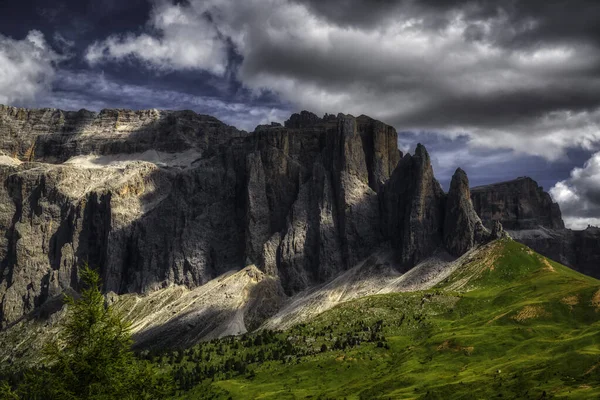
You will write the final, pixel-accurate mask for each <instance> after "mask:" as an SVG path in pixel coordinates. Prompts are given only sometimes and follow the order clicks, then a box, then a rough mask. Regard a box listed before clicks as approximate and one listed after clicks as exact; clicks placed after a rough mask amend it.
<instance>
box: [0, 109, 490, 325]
mask: <svg viewBox="0 0 600 400" xmlns="http://www.w3.org/2000/svg"><path fill="white" fill-rule="evenodd" d="M397 141H398V138H397V133H396V131H395V130H394V128H392V127H390V126H388V125H385V124H384V123H382V122H379V121H376V120H373V119H371V118H369V117H366V116H360V117H358V118H355V117H353V116H351V115H344V114H338V115H337V116H336V115H325V116H324V117H323V118H320V117H318V116H316V115H314V114H312V113H309V112H306V111H304V112H302V113H300V114H294V115H292V116H291V117H290V119H289V120H288V121H286V123H285V124H284V125H280V124H271V125H261V126H258V127H257V128H256V130H255V131H254V132H253V133H252V134H247V133H246V132H242V131H238V130H237V129H235V128H233V127H230V126H227V125H225V124H223V123H221V122H220V121H218V120H216V119H215V118H213V117H209V116H203V115H198V114H195V113H193V112H190V111H156V110H149V111H127V110H103V111H101V112H99V113H92V112H89V111H85V110H82V111H79V112H65V111H60V110H53V109H42V110H27V109H18V108H13V107H4V106H2V107H0V153H1V155H0V179H1V180H2V182H3V186H2V187H0V229H1V230H2V235H0V321H1V324H2V327H4V328H5V327H7V326H10V325H12V324H14V323H16V322H17V321H19V320H20V319H22V318H24V317H25V316H27V315H31V313H32V312H33V311H34V310H36V309H37V308H39V307H40V306H42V305H44V304H45V303H47V302H48V301H50V300H52V299H54V298H57V297H58V296H60V294H61V293H62V292H64V291H65V290H71V289H76V288H77V286H78V282H79V277H78V271H79V267H80V266H81V265H83V264H85V263H89V264H90V265H92V266H94V267H96V268H99V269H100V271H101V274H102V278H103V285H104V289H105V290H106V291H107V292H114V293H115V294H117V295H124V294H134V293H135V294H150V293H154V292H156V291H158V290H164V289H165V288H170V287H173V286H175V287H177V286H184V287H187V288H189V289H194V288H197V287H201V286H202V285H204V284H206V283H207V282H209V281H211V280H213V279H215V278H216V277H219V276H223V274H226V273H228V272H229V271H240V270H241V269H243V268H245V267H246V266H248V265H254V266H255V267H252V270H254V268H257V269H258V270H259V271H260V274H263V275H265V276H266V277H268V279H267V280H268V282H270V283H269V288H270V289H269V291H270V292H272V293H274V296H285V295H293V294H295V293H297V292H299V291H302V290H304V289H307V288H311V287H314V286H315V285H318V284H321V283H323V282H326V281H329V280H331V279H334V278H335V277H336V276H339V275H340V274H342V273H344V272H345V271H348V270H350V269H351V268H353V267H355V266H356V265H359V264H360V262H361V261H364V260H365V259H366V258H368V257H369V256H371V255H372V254H373V252H374V251H376V250H377V249H380V248H385V249H391V251H392V253H393V254H394V255H395V257H396V258H397V260H398V263H395V264H394V265H401V269H405V270H406V269H410V268H412V267H413V266H414V265H416V263H418V262H419V261H421V260H423V259H425V258H427V257H428V256H430V255H431V254H433V253H434V252H436V251H439V250H440V249H442V250H443V247H444V245H445V246H446V247H447V248H448V250H449V251H450V252H451V253H452V254H455V255H458V254H460V253H462V252H464V251H466V250H468V248H469V247H470V246H476V245H478V244H479V239H480V238H479V236H478V235H479V230H478V229H479V228H478V225H477V221H476V220H475V219H474V218H473V215H472V214H473V213H472V212H471V210H472V206H471V205H470V201H469V196H468V183H466V176H465V177H463V176H462V175H461V176H460V177H459V178H460V179H458V178H457V183H456V185H455V186H456V188H454V189H453V190H451V193H450V194H449V196H446V194H445V193H444V192H443V190H442V189H441V187H440V185H439V183H438V182H437V181H436V180H435V177H434V174H433V168H432V166H431V161H430V159H429V155H428V153H427V151H426V150H425V148H424V147H423V146H421V145H419V146H418V147H417V149H416V152H415V154H414V155H406V156H403V155H402V153H401V152H400V151H399V150H398V145H397ZM465 187H466V189H465ZM263 275H261V277H262V276H263ZM261 279H262V278H261ZM265 279H266V278H265ZM275 286H277V289H275ZM280 289H281V290H280ZM283 293H285V295H284V294H283ZM252 304H254V303H252ZM274 304H278V303H277V302H276V301H275V303H274ZM245 307H253V306H251V305H248V306H245ZM261 307H263V306H261ZM244 312H245V313H250V314H252V315H255V316H256V317H253V324H258V323H260V321H258V320H259V319H260V318H261V316H263V317H264V318H266V317H267V316H268V315H267V314H269V313H271V312H274V310H272V309H270V308H269V311H268V312H266V311H265V312H264V313H263V312H261V311H260V310H249V309H247V310H245V311H244ZM228 315H229V314H228ZM188 322H189V321H188V320H186V324H187V323H188ZM190 323H191V322H190ZM197 328H198V329H197V332H203V330H202V327H197ZM194 329H196V327H195V328H194ZM194 332H196V331H194Z"/></svg>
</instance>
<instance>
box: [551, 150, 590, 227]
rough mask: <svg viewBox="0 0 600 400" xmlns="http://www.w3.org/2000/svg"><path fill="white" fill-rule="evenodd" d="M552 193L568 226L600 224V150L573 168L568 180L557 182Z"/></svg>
mask: <svg viewBox="0 0 600 400" xmlns="http://www.w3.org/2000/svg"><path fill="white" fill-rule="evenodd" d="M550 195H551V196H552V198H553V199H554V201H556V202H557V203H558V204H559V205H560V208H561V210H562V213H563V217H564V220H565V224H566V225H567V227H569V228H572V229H584V228H585V227H587V225H595V226H600V223H599V221H600V152H599V153H595V154H593V155H592V157H591V158H590V159H589V160H588V161H586V163H585V164H584V166H583V167H582V168H575V169H573V171H571V176H570V177H569V178H568V179H567V180H564V181H560V182H557V183H556V185H554V186H553V187H552V188H551V189H550Z"/></svg>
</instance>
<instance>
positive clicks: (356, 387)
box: [162, 239, 600, 399]
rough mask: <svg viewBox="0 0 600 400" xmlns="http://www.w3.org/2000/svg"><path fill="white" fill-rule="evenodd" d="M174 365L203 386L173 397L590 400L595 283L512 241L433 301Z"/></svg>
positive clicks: (200, 353) (392, 304)
mask: <svg viewBox="0 0 600 400" xmlns="http://www.w3.org/2000/svg"><path fill="white" fill-rule="evenodd" d="M258 337H260V339H257V338H258ZM178 357H179V360H176V361H175V363H174V365H175V367H174V368H175V369H178V370H179V373H180V375H185V374H192V375H193V374H194V371H195V373H196V380H195V381H194V382H193V384H195V383H196V382H197V381H200V383H199V384H198V385H196V386H194V387H193V388H191V389H189V388H190V386H192V385H193V384H192V383H191V381H190V380H187V382H184V383H185V385H184V386H185V387H186V391H185V392H181V393H180V395H181V396H180V398H198V399H201V398H224V399H228V398H232V399H254V398H256V399H304V398H312V399H326V398H348V399H376V398H381V399H389V398H392V399H489V398H518V399H521V398H523V399H525V398H531V399H540V398H574V399H597V398H600V281H598V280H595V279H593V278H589V277H586V276H583V275H581V274H579V273H577V272H574V271H572V270H570V269H569V268H566V267H564V266H562V265H560V264H557V263H554V262H552V261H549V260H547V259H546V258H544V257H542V256H540V255H538V254H537V253H534V252H533V251H531V250H530V249H528V248H527V247H525V246H523V245H520V244H518V243H516V242H514V241H512V240H508V239H507V240H502V241H499V242H495V243H492V244H490V245H488V246H486V248H484V249H482V251H480V252H478V253H477V254H476V255H475V256H474V257H473V258H472V259H471V260H470V261H469V262H468V263H467V264H466V265H464V266H463V267H461V268H460V269H458V270H457V271H456V272H455V273H454V274H453V275H452V276H450V277H449V278H448V279H447V280H445V281H444V282H442V283H441V284H440V285H438V287H436V288H434V289H432V290H428V291H425V292H416V293H404V294H400V293H399V294H389V295H380V296H371V297H366V298H362V299H359V300H355V301H351V302H348V303H344V304H341V305H339V306H337V307H335V308H334V309H332V310H330V311H327V312H325V313H323V314H321V315H320V316H318V317H317V318H316V319H315V320H313V321H312V322H311V323H309V324H303V325H300V326H296V327H294V328H293V329H291V330H289V331H286V332H281V333H276V334H271V333H269V334H266V333H265V334H262V335H258V336H257V335H254V336H252V335H247V336H245V337H242V338H238V339H233V338H230V339H225V340H221V341H215V342H211V343H205V344H201V345H199V346H197V347H196V348H193V349H190V350H188V351H187V352H185V353H180V354H179V355H178ZM207 358H210V361H206V359H207ZM236 360H239V361H240V362H241V363H242V365H237V366H236V367H232V365H233V363H235V362H236ZM162 361H163V363H165V364H167V362H166V361H165V357H163V359H162ZM223 363H229V365H228V366H227V368H221V369H220V370H219V368H220V367H219V366H220V365H221V366H222V365H223ZM172 364H173V363H172ZM207 366H214V368H213V369H214V370H213V371H209V372H210V374H209V375H206V368H207ZM235 370H237V371H238V372H231V371H235ZM207 376H210V378H208V379H204V378H207ZM182 379H183V378H182ZM186 379H187V378H186ZM182 382H183V380H182ZM188 389H189V390H188Z"/></svg>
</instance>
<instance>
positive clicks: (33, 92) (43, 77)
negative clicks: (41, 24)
mask: <svg viewBox="0 0 600 400" xmlns="http://www.w3.org/2000/svg"><path fill="white" fill-rule="evenodd" d="M61 60H62V56H60V55H58V54H57V53H55V52H54V50H52V48H51V47H50V46H49V45H48V43H47V42H46V39H45V38H44V35H43V34H42V33H41V32H39V31H36V30H32V31H30V32H29V34H28V35H27V37H25V38H24V39H22V40H15V39H12V38H10V37H6V36H3V35H1V34H0V66H1V67H0V103H2V104H17V105H19V104H35V103H36V100H37V97H38V96H39V95H40V94H41V93H43V92H45V91H47V90H49V88H50V85H51V83H52V79H53V78H54V75H55V67H56V64H57V63H58V62H60V61H61Z"/></svg>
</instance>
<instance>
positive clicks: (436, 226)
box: [381, 144, 446, 268]
mask: <svg viewBox="0 0 600 400" xmlns="http://www.w3.org/2000/svg"><path fill="white" fill-rule="evenodd" d="M381 202H382V210H383V212H382V218H383V219H382V227H383V230H384V234H385V237H386V238H387V239H388V240H390V241H391V243H392V246H393V248H394V249H395V250H396V251H397V253H398V257H399V258H400V260H401V263H402V264H403V265H405V266H406V267H407V268H410V267H412V266H414V265H416V263H417V262H419V261H420V260H422V259H423V258H425V257H426V256H428V255H430V254H432V253H433V252H434V251H435V250H436V249H437V248H438V247H439V246H440V245H441V244H442V237H443V227H444V209H445V203H446V195H445V194H444V191H443V190H442V188H441V186H440V184H439V183H438V181H437V180H436V179H435V177H434V175H433V168H432V166H431V159H430V158H429V153H427V150H426V149H425V147H424V146H422V145H421V144H418V145H417V148H416V150H415V154H414V155H410V154H407V155H406V156H404V157H403V158H402V159H401V160H400V163H399V164H398V167H397V168H396V169H395V170H394V173H393V174H392V176H391V178H390V179H389V181H388V182H387V183H386V185H385V186H384V187H383V193H382V196H381Z"/></svg>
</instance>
